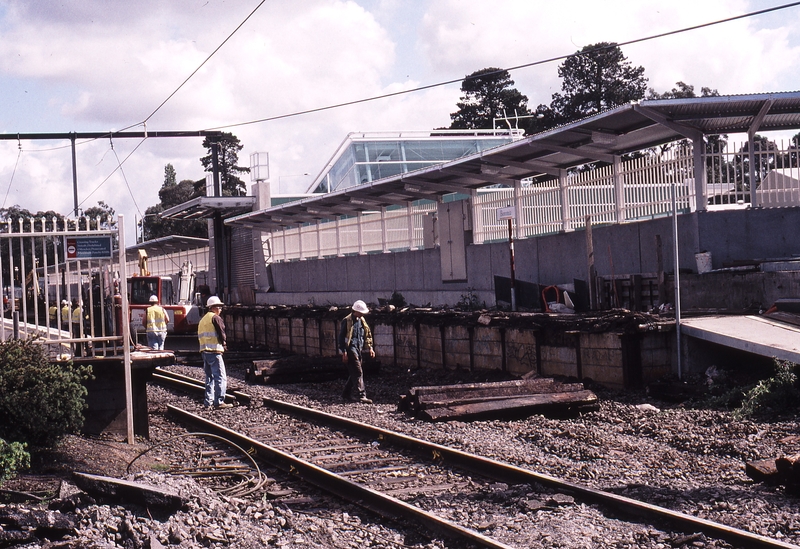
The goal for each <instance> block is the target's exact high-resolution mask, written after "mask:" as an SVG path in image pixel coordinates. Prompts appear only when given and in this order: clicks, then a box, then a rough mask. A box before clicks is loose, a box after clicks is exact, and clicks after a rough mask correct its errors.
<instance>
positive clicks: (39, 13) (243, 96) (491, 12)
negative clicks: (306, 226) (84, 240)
mask: <svg viewBox="0 0 800 549" xmlns="http://www.w3.org/2000/svg"><path fill="white" fill-rule="evenodd" d="M764 3H765V0H757V1H753V2H746V1H745V0H705V1H704V2H696V1H692V2H690V1H689V0H672V1H666V0H658V1H656V0H643V1H641V2H630V1H623V0H609V1H605V2H596V1H590V0H582V1H567V2H560V3H545V2H531V1H530V0H499V1H496V2H493V3H492V4H491V8H490V9H489V7H487V4H486V3H485V2H482V1H478V0H467V1H464V0H413V1H412V0H404V1H403V2H400V1H398V0H381V1H380V2H373V1H366V0H358V1H353V0H300V1H297V2H268V3H265V4H264V5H263V6H262V7H261V8H260V9H259V10H258V11H256V13H255V14H254V15H253V16H252V17H251V18H250V19H249V20H248V21H247V22H246V23H245V24H244V25H243V26H242V28H241V29H240V30H239V31H238V32H236V34H235V35H234V36H233V37H232V38H231V39H230V40H229V41H228V42H227V43H226V44H225V45H223V46H222V47H221V49H220V50H219V52H218V53H216V54H215V55H214V56H213V57H212V59H211V60H210V61H209V62H208V63H207V64H206V65H205V66H204V67H203V68H202V69H200V70H199V71H198V73H197V74H196V75H195V76H194V77H192V78H191V80H189V82H187V83H186V84H185V85H184V86H183V87H182V88H181V89H180V90H179V91H178V92H177V93H175V95H174V96H173V97H172V98H171V99H170V100H169V101H168V102H167V103H166V104H165V105H164V106H163V107H162V108H161V109H160V110H158V112H157V113H155V115H154V116H153V117H152V118H151V119H150V120H149V122H148V124H147V128H148V130H149V131H151V132H152V131H157V130H199V129H207V128H212V127H217V126H222V125H226V124H235V123H240V122H246V121H252V120H259V119H263V118H272V117H278V116H282V115H286V114H289V113H294V112H300V111H305V110H310V109H316V108H320V107H324V106H327V105H335V104H338V103H345V102H350V101H354V100H358V99H362V98H368V97H374V96H377V95H382V94H386V93H394V92H396V91H399V90H404V89H411V88H414V87H418V86H423V85H428V84H431V83H435V82H441V81H444V80H450V79H458V78H461V77H463V76H464V75H466V74H469V73H471V72H473V71H475V70H478V69H481V68H484V67H488V66H497V67H510V66H515V65H521V64H525V63H531V62H535V61H538V60H542V59H547V58H549V57H554V56H560V55H566V54H570V53H572V52H574V51H576V50H578V49H580V48H581V47H583V46H585V45H587V44H591V43H594V42H598V41H617V42H622V41H626V40H631V39H633V38H638V37H642V36H646V35H652V34H656V33H659V32H665V31H669V30H674V29H677V28H680V27H685V26H689V25H694V24H698V23H702V22H707V21H712V20H715V19H720V18H724V17H729V16H732V15H736V14H740V13H744V12H746V11H752V10H754V9H759V8H763V7H766V6H764V5H763V4H764ZM247 4H249V5H247V6H245V5H243V4H242V3H241V2H229V1H228V2H226V1H224V0H171V1H170V2H163V1H161V0H139V1H137V2H128V1H124V0H83V1H81V2H78V3H75V2H72V3H64V2H62V1H61V0H37V1H36V2H28V1H25V0H8V1H6V2H5V3H4V4H2V5H0V29H2V33H0V100H2V101H3V104H4V105H5V106H6V108H4V109H3V110H0V132H3V133H8V134H13V133H15V132H66V131H108V130H111V129H114V130H118V129H120V128H123V127H127V126H129V125H132V124H136V123H139V122H141V121H142V120H143V119H144V118H145V117H147V116H148V115H150V114H151V113H152V112H153V111H154V110H155V109H156V108H157V107H158V106H159V105H160V104H161V102H163V101H164V100H165V99H166V98H167V97H168V96H169V95H170V94H171V93H172V92H173V91H174V90H175V89H176V88H177V87H178V86H179V85H180V84H181V82H183V81H184V80H185V79H186V78H187V77H188V76H189V74H191V72H192V71H194V70H195V69H196V68H197V67H198V66H199V65H200V63H202V62H203V60H205V59H206V57H208V56H209V55H210V54H211V52H212V51H214V49H215V48H217V46H219V45H220V43H221V42H222V41H223V40H224V39H225V38H226V37H227V36H228V34H230V33H231V32H232V31H233V30H234V29H235V28H236V26H237V25H239V24H240V23H241V22H242V21H243V19H244V18H245V17H246V16H247V15H248V14H249V13H250V11H251V10H252V9H253V8H254V7H255V5H256V2H252V3H247ZM796 15H797V11H795V10H788V11H786V12H785V13H782V14H780V16H774V17H771V18H768V19H767V18H757V19H756V18H754V19H749V20H745V21H738V22H734V23H728V24H725V25H720V26H717V27H711V28H708V29H702V30H698V31H693V32H691V33H685V34H681V35H678V36H674V37H669V38H664V39H660V40H657V41H652V42H646V43H642V44H636V45H630V46H625V47H623V52H624V53H625V54H626V55H627V57H628V58H629V60H630V61H631V62H632V63H633V64H635V65H642V66H644V67H645V69H646V76H647V77H648V78H650V85H651V86H652V87H654V88H655V89H656V90H658V91H664V90H667V89H669V88H671V87H672V86H673V85H674V83H675V81H677V80H683V81H685V82H687V83H689V84H693V85H695V86H696V88H697V90H698V91H699V88H700V87H701V86H710V87H713V88H717V89H719V91H720V93H743V92H757V91H771V90H792V89H800V83H799V82H798V78H799V77H798V76H797V75H798V74H800V71H798V67H797V64H798V62H800V61H798V60H800V55H798V53H800V52H798V51H797V47H798V45H800V39H798V31H797V30H796V29H795V28H794V27H795V26H794V25H792V22H793V21H794V20H796ZM765 21H766V22H767V23H769V24H766V23H765ZM559 64H560V62H554V63H549V64H545V65H542V66H538V67H532V68H526V69H520V70H517V71H514V72H513V73H512V76H513V78H514V80H515V81H516V86H517V88H518V89H519V90H520V91H521V92H522V93H525V94H526V95H528V97H529V101H530V104H531V105H532V106H536V105H538V104H539V103H549V102H550V98H551V95H552V94H553V93H554V92H556V91H558V90H559V89H560V85H561V83H560V80H559V78H558V76H557V67H558V65H559ZM459 95H460V93H459V85H458V84H452V85H449V86H445V87H439V88H433V89H429V90H426V91H422V92H416V93H412V94H407V95H400V96H396V97H392V98H388V99H381V100H376V101H370V102H365V103H359V104H357V105H352V106H347V107H342V108H339V109H333V110H325V111H321V112H316V113H312V114H304V115H301V116H296V117H290V118H284V119H278V120H273V121H269V122H264V123H259V124H251V125H241V126H234V127H231V128H230V129H229V130H228V131H232V132H233V133H234V134H236V135H237V136H238V137H239V138H240V139H241V142H242V143H243V144H244V145H245V148H244V150H243V151H242V152H241V154H240V158H239V162H240V164H241V165H245V166H246V165H248V163H249V155H250V154H251V153H252V152H255V151H267V152H269V154H270V161H271V164H272V166H271V173H272V176H273V181H275V180H277V178H279V177H280V176H281V174H283V181H282V189H281V190H282V191H301V190H305V188H306V187H307V186H308V184H309V183H310V182H311V178H312V176H315V175H316V174H317V172H318V171H319V170H320V169H321V168H322V167H323V165H324V164H325V162H326V161H327V160H328V159H329V157H330V156H331V154H333V152H334V151H335V149H336V147H338V145H339V143H340V142H341V141H342V140H343V139H344V137H345V136H346V135H347V133H348V132H352V131H388V130H415V129H430V128H435V127H441V126H447V125H449V123H450V118H449V114H450V113H451V112H453V111H454V110H455V103H456V101H457V100H458V96H459ZM132 129H138V130H140V129H141V126H138V127H134V128H132ZM201 142H202V138H199V137H191V138H181V139H149V140H148V141H146V142H145V143H144V144H142V145H141V146H140V148H139V149H138V150H137V151H136V152H135V153H134V154H133V155H132V156H131V157H130V159H129V160H127V161H126V162H125V164H124V166H123V171H122V172H116V173H112V172H113V171H114V169H115V168H116V167H117V158H116V157H115V155H114V152H116V155H117V156H118V157H119V159H120V160H122V159H124V158H125V157H126V156H127V155H128V154H129V153H130V152H131V151H132V150H133V148H134V147H136V145H137V144H138V143H139V142H138V140H134V139H124V140H122V139H118V140H115V141H114V152H111V149H110V147H111V144H110V143H109V142H108V140H107V139H105V140H103V139H101V140H98V141H96V142H94V143H91V144H83V145H80V146H79V147H78V150H77V156H78V167H77V171H78V179H79V184H78V187H79V195H80V200H81V201H84V200H85V201H86V202H85V203H84V204H83V207H84V208H85V207H90V206H93V205H95V204H96V202H97V201H98V200H104V201H105V202H107V203H109V204H110V205H111V206H112V207H114V208H115V209H117V211H119V212H121V213H124V214H126V218H127V219H130V220H131V222H130V223H131V225H130V227H132V219H133V216H134V214H137V213H138V212H137V210H136V208H135V206H134V204H133V203H134V201H135V202H136V203H137V204H138V206H139V209H140V210H141V211H144V209H145V208H146V207H148V206H151V205H154V204H156V203H157V201H158V189H159V188H160V186H161V183H162V182H163V174H164V165H165V164H167V163H172V164H173V165H174V166H175V168H176V170H177V173H178V179H179V180H180V179H195V180H196V179H200V178H201V177H203V176H204V173H203V172H202V168H201V166H200V162H199V158H200V156H202V155H204V154H205V151H204V150H203V149H202V147H201ZM68 144H69V143H68V142H65V141H61V142H25V143H23V149H24V152H23V155H22V157H21V159H20V164H19V166H18V168H17V172H16V173H15V174H14V176H13V182H12V184H11V188H10V190H9V194H8V199H7V205H9V204H15V203H16V204H20V205H21V206H22V207H25V208H27V209H30V210H33V211H37V210H48V209H54V210H56V211H60V212H62V213H67V212H69V211H71V209H72V169H71V164H70V162H71V155H70V150H69V147H68ZM65 145H66V146H67V147H66V148H62V149H59V150H58V151H52V152H34V150H36V149H44V148H52V147H64V146H65ZM16 157H17V144H16V142H15V141H3V142H0V190H2V191H3V192H4V191H5V189H6V187H7V186H8V184H9V182H10V181H11V178H12V171H13V168H14V161H15V160H16ZM123 173H124V174H125V178H127V180H128V185H126V183H125V179H124V178H123V177H122V174H123ZM304 173H309V174H310V176H307V177H306V176H302V175H301V176H300V177H297V176H298V175H299V174H304ZM104 181H105V182H104ZM248 184H249V181H248ZM128 186H130V189H131V191H129V190H128ZM94 189H97V190H96V191H95V192H94V193H93V194H91V196H89V197H88V199H87V198H86V197H87V195H88V194H89V193H90V192H92V191H93V190H94Z"/></svg>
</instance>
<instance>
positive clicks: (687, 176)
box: [262, 142, 800, 261]
mask: <svg viewBox="0 0 800 549" xmlns="http://www.w3.org/2000/svg"><path fill="white" fill-rule="evenodd" d="M773 145H774V146H773ZM706 149H707V150H706V153H705V155H704V162H705V165H706V170H705V171H706V181H705V185H704V191H703V196H702V197H700V198H699V203H700V204H701V205H703V206H704V209H707V210H715V209H724V208H737V207H739V208H744V207H748V206H749V205H750V203H751V200H752V199H753V195H755V197H754V198H755V205H756V206H761V207H787V206H798V205H800V161H799V160H798V159H799V158H800V154H799V152H800V151H799V150H798V145H797V144H794V143H790V144H789V145H788V146H786V147H784V143H783V142H780V144H779V145H778V144H773V143H771V142H770V145H769V146H767V145H764V144H762V143H761V142H755V146H754V147H753V154H752V160H751V155H750V154H749V152H748V145H747V142H744V143H734V142H731V143H725V142H719V143H713V144H709V145H708V146H707V147H706ZM762 149H763V150H762ZM751 162H752V163H753V166H754V170H753V177H754V180H755V182H756V189H755V192H754V193H753V192H751V189H750V179H751V174H750V163H751ZM673 186H674V188H675V195H676V206H677V210H678V213H679V214H680V213H688V212H693V211H697V209H698V197H697V196H696V191H695V188H696V187H695V182H694V160H693V156H692V147H691V144H690V143H683V142H681V143H677V144H673V146H671V147H667V148H664V149H663V150H660V149H659V150H656V151H645V152H643V153H641V154H640V155H638V156H636V157H634V158H631V159H626V160H622V161H621V162H620V163H619V165H618V172H617V173H616V174H615V172H614V167H613V166H611V165H606V166H600V167H592V166H583V167H582V168H581V169H578V170H574V171H571V172H569V173H566V174H565V177H563V178H562V179H561V180H559V178H552V179H548V180H544V181H539V180H537V181H535V182H532V181H525V180H523V181H521V182H520V184H519V185H518V186H517V187H516V188H511V187H506V188H485V189H482V190H481V191H480V192H478V193H473V195H472V197H471V203H472V241H473V242H474V243H476V244H480V243H485V242H496V241H503V240H508V222H507V221H505V220H503V221H500V220H498V219H497V209H498V208H505V207H508V206H515V211H516V218H515V220H514V223H513V231H514V237H515V238H527V237H534V236H541V235H545V234H552V233H557V232H561V231H570V230H575V229H580V228H582V227H584V226H585V224H586V219H587V218H590V219H591V223H592V224H593V225H600V224H611V223H622V222H626V221H636V220H642V219H651V218H654V217H659V216H665V215H669V214H671V213H672V189H673ZM435 213H436V203H435V202H433V201H429V200H420V201H415V202H413V203H412V204H411V206H410V207H409V208H402V207H399V208H397V207H396V208H391V209H390V208H387V209H385V210H382V211H375V212H364V213H362V214H360V215H358V216H356V217H342V218H339V219H335V220H325V221H320V222H317V223H313V224H303V225H300V226H297V227H292V228H287V229H285V230H282V231H275V232H273V233H271V234H270V235H266V236H264V237H262V238H265V239H271V243H270V244H271V245H270V247H269V248H270V250H271V254H272V257H271V258H270V260H271V261H291V260H297V259H309V258H322V257H336V256H342V255H354V254H363V253H369V252H389V251H400V250H409V249H420V248H422V247H423V242H424V235H423V232H424V227H425V223H424V218H425V216H427V215H435Z"/></svg>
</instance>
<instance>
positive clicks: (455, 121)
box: [450, 67, 528, 130]
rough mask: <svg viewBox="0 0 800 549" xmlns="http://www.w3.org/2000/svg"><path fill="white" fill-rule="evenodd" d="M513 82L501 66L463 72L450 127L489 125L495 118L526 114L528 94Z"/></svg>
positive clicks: (486, 126) (457, 128) (482, 127)
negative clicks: (460, 92) (458, 97)
mask: <svg viewBox="0 0 800 549" xmlns="http://www.w3.org/2000/svg"><path fill="white" fill-rule="evenodd" d="M513 86H514V81H513V80H512V79H511V75H510V74H509V72H508V71H506V70H502V69H497V68H493V67H490V68H486V69H481V70H479V71H475V72H473V73H472V74H469V75H467V76H466V78H464V81H463V82H462V83H461V91H462V92H463V93H464V95H462V96H461V98H460V99H461V100H460V101H459V102H458V103H456V106H457V107H458V111H456V112H454V113H451V114H450V119H451V120H452V123H451V124H450V129H454V130H463V129H470V130H472V129H492V127H493V122H494V120H495V119H496V118H501V117H504V116H509V117H511V116H514V114H515V113H516V114H517V115H520V116H522V115H527V114H528V106H527V105H528V98H527V97H526V96H524V95H522V94H521V93H520V92H519V91H518V90H517V89H516V88H514V87H513Z"/></svg>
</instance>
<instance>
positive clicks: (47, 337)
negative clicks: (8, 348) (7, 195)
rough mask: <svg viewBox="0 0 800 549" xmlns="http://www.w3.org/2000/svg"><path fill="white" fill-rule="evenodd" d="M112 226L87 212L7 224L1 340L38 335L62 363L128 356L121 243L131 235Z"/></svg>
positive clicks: (0, 242)
mask: <svg viewBox="0 0 800 549" xmlns="http://www.w3.org/2000/svg"><path fill="white" fill-rule="evenodd" d="M121 224H122V217H121V216H120V220H119V225H120V227H121ZM110 225H111V224H110V222H109V220H104V219H100V218H87V217H80V218H78V219H63V218H55V217H54V218H51V219H45V218H36V219H22V218H20V219H18V220H10V221H4V222H0V288H2V294H3V320H2V323H0V341H6V340H7V339H9V338H11V337H15V338H33V339H34V341H36V342H40V343H42V344H45V345H47V346H48V348H49V352H50V356H51V358H53V359H55V360H69V359H72V358H73V357H96V356H121V355H123V352H124V349H123V347H124V346H123V345H122V343H123V330H122V326H118V325H117V324H118V322H119V319H121V318H125V317H124V316H122V313H123V311H122V305H123V303H122V301H123V299H122V296H121V294H120V290H121V289H124V288H125V286H124V285H123V286H122V287H120V285H119V284H120V273H119V272H118V271H117V269H118V268H119V267H120V262H119V259H118V258H119V255H118V254H119V252H117V251H115V245H118V244H123V245H124V237H123V236H122V230H121V228H120V229H117V228H109V227H110ZM117 247H118V246H117ZM115 257H116V258H117V260H116V261H115ZM122 269H123V270H124V258H123V264H122ZM123 275H124V273H123ZM123 280H124V279H123ZM115 296H116V299H115ZM124 301H126V302H127V300H124ZM126 304H127V303H126Z"/></svg>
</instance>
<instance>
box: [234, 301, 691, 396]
mask: <svg viewBox="0 0 800 549" xmlns="http://www.w3.org/2000/svg"><path fill="white" fill-rule="evenodd" d="M345 314H346V312H344V311H341V312H338V311H337V312H330V311H327V310H314V309H304V308H263V307H229V308H226V309H225V310H224V312H223V315H224V320H225V324H226V326H228V327H232V329H229V330H228V342H229V345H230V346H232V347H233V346H235V345H238V346H240V347H253V346H255V347H258V346H260V345H261V343H260V342H263V341H266V342H270V344H268V345H267V346H268V347H269V348H270V350H291V351H293V352H295V353H298V354H305V355H309V356H320V355H321V356H333V355H335V354H336V353H337V349H336V337H337V335H338V330H339V325H340V322H341V319H342V318H343V317H344V316H345ZM368 322H369V323H370V327H371V328H372V331H373V337H374V342H375V351H376V354H377V356H378V358H379V359H380V360H382V361H384V362H389V363H395V364H397V365H398V366H401V367H404V368H412V369H414V368H448V369H456V368H461V369H465V370H487V371H489V370H500V371H505V372H508V373H510V374H513V375H517V376H522V375H524V374H526V373H528V372H536V373H537V374H539V375H542V376H565V377H572V378H576V379H579V380H586V379H591V380H594V381H596V382H598V383H601V384H602V385H604V386H607V387H610V388H619V389H621V388H632V387H638V386H641V385H643V384H646V383H648V382H650V381H654V380H656V379H659V378H661V377H663V376H665V375H667V374H669V373H670V372H672V365H673V362H674V360H675V358H674V355H675V352H674V348H675V337H674V336H675V333H674V327H672V326H667V327H666V328H665V331H650V332H643V333H637V334H623V333H618V332H615V331H609V332H605V333H593V332H584V331H563V330H557V329H542V328H541V327H540V326H537V325H536V324H535V323H533V322H531V321H530V320H529V319H528V320H526V319H525V318H516V319H507V318H503V319H498V320H492V321H491V322H490V323H489V325H484V324H482V323H479V322H478V315H477V314H474V315H470V314H464V315H455V316H452V317H450V318H446V319H442V318H441V317H439V316H437V315H433V314H431V315H415V316H413V317H412V316H406V315H403V314H393V313H382V312H381V313H378V312H376V313H374V314H371V315H369V317H368ZM662 328H663V327H662ZM262 330H263V331H264V333H261V331H262Z"/></svg>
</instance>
